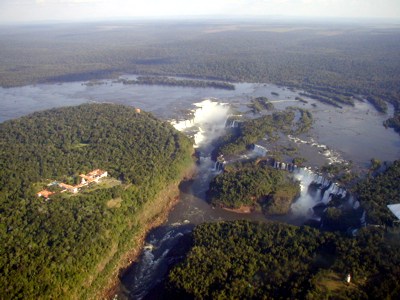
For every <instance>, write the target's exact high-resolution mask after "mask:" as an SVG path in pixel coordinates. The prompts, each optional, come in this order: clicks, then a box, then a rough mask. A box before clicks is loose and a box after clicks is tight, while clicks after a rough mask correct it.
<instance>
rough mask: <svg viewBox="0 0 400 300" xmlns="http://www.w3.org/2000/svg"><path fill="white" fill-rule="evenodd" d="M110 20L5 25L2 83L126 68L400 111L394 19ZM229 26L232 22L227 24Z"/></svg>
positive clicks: (398, 35) (0, 36) (0, 48)
mask: <svg viewBox="0 0 400 300" xmlns="http://www.w3.org/2000/svg"><path fill="white" fill-rule="evenodd" d="M116 25H117V26H116V28H115V29H113V30H109V31H104V30H101V28H102V26H101V24H95V23H94V24H85V25H84V26H83V25H82V26H81V25H79V24H78V25H76V24H75V25H70V26H68V25H63V26H61V25H60V26H57V25H52V26H40V28H39V27H38V28H37V29H35V28H29V29H25V28H20V27H19V28H13V27H7V29H4V30H3V31H0V52H1V54H2V55H1V58H0V62H1V63H0V85H1V86H4V87H10V86H18V85H25V84H31V83H40V82H57V81H73V80H89V79H93V78H107V77H108V78H110V77H115V76H118V75H120V74H126V73H129V74H140V75H157V76H180V77H189V78H202V79H208V80H220V81H230V82H243V81H245V82H267V83H269V82H270V83H275V84H278V85H284V86H288V87H292V88H295V89H300V90H303V91H305V92H306V94H307V95H312V97H314V98H316V99H318V100H320V101H323V102H325V103H328V104H332V105H335V106H338V107H339V106H343V105H353V103H354V99H357V98H358V97H359V96H363V97H367V99H368V101H370V102H371V103H372V104H373V105H374V106H375V107H376V108H377V109H378V110H379V111H382V112H385V111H386V104H385V102H390V103H392V104H393V105H394V107H395V110H396V111H397V112H400V91H399V88H398V87H399V86H400V42H399V41H400V29H399V28H396V27H388V28H382V27H374V26H373V25H371V26H368V25H362V26H360V27H355V26H354V25H346V24H331V25H329V24H316V25H317V26H315V25H314V26H312V27H309V28H305V27H304V24H299V25H296V24H294V25H293V24H292V25H288V24H284V23H277V24H270V23H268V24H265V23H260V22H254V23H246V24H242V23H240V22H236V23H235V22H230V23H229V22H226V23H224V24H220V25H219V24H215V23H207V22H194V23H190V24H189V23H188V24H186V26H185V25H182V24H181V23H179V22H173V21H171V22H165V23H160V24H157V23H155V22H149V23H146V22H144V23H135V22H132V23H121V24H116ZM118 25H121V26H119V27H118ZM155 25H157V26H155ZM226 25H233V26H232V27H235V30H225V26H226ZM277 26H278V27H279V28H280V30H279V31H277V30H276V28H277ZM26 28H28V27H26ZM354 28H357V30H353V29H354ZM392 123H393V122H389V126H391V124H392Z"/></svg>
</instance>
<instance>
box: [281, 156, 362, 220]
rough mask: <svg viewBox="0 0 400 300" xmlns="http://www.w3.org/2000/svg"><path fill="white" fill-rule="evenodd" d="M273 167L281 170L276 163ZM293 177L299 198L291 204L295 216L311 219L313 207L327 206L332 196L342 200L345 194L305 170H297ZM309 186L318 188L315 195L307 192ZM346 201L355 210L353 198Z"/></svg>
mask: <svg viewBox="0 0 400 300" xmlns="http://www.w3.org/2000/svg"><path fill="white" fill-rule="evenodd" d="M274 167H275V168H278V169H279V168H282V167H280V165H279V163H277V162H275V164H274ZM294 177H295V179H296V180H298V181H300V197H299V198H298V199H297V200H296V202H294V203H293V204H292V212H293V213H294V214H296V215H302V216H306V217H311V216H312V215H313V207H314V206H315V205H317V204H321V205H327V204H328V203H329V202H330V201H331V199H332V196H333V195H338V196H341V198H342V199H343V198H344V197H345V196H346V194H347V192H346V190H345V189H344V188H341V187H339V186H338V185H337V184H336V183H334V182H332V181H330V180H329V179H327V178H325V177H323V176H322V175H319V174H315V173H314V172H312V171H311V170H308V169H306V168H297V169H296V170H295V172H294ZM311 184H316V185H317V186H318V188H317V190H316V193H314V194H313V195H311V194H310V192H309V187H310V185H311ZM348 201H349V205H350V206H351V207H353V208H354V209H355V208H356V206H357V205H355V200H354V198H353V197H352V196H351V197H349V200H348ZM357 202H358V201H357Z"/></svg>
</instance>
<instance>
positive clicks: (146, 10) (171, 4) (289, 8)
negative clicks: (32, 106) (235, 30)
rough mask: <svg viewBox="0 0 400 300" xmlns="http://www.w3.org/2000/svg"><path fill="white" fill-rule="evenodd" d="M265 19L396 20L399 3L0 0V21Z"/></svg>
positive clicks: (390, 0) (359, 0)
mask: <svg viewBox="0 0 400 300" xmlns="http://www.w3.org/2000/svg"><path fill="white" fill-rule="evenodd" d="M271 15H274V16H284V17H318V18H321V17H322V18H325V17H329V18H332V17H333V18H334V17H341V18H384V19H398V20H400V0H0V23H18V22H25V23H27V22H28V23H29V22H32V21H33V22H38V21H39V22H42V21H49V20H52V21H79V20H99V19H121V18H123V19H130V18H147V17H149V18H174V17H181V18H182V17H196V16H197V17H200V16H201V17H203V16H223V17H230V16H232V17H240V16H246V17H248V16H257V17H260V16H271Z"/></svg>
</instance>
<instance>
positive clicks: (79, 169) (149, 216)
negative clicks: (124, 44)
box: [0, 104, 193, 299]
mask: <svg viewBox="0 0 400 300" xmlns="http://www.w3.org/2000/svg"><path fill="white" fill-rule="evenodd" d="M192 151H193V150H192V141H190V140H189V139H188V138H187V137H186V136H184V135H182V134H181V133H179V132H177V131H176V130H175V129H174V128H173V127H172V126H171V125H170V124H168V123H166V122H162V121H160V120H158V119H156V118H155V117H153V116H152V115H151V114H149V113H146V112H143V111H141V112H140V111H139V110H136V109H134V108H133V107H125V106H121V105H115V104H85V105H81V106H76V107H66V108H59V109H52V110H48V111H43V112H37V113H33V114H31V115H28V116H25V117H22V118H19V119H16V120H12V121H6V122H4V123H2V124H0V166H1V168H0V212H1V225H0V232H1V234H0V240H1V241H0V253H1V256H0V274H1V276H0V295H2V296H4V297H6V298H7V299H90V298H93V299H99V297H101V295H100V294H101V293H102V292H103V291H104V288H105V287H107V286H109V285H110V284H112V281H113V280H115V277H116V275H117V271H118V269H119V268H120V267H122V266H123V265H124V264H125V263H127V261H126V260H127V259H128V258H129V257H127V256H126V255H127V253H129V252H130V251H132V248H134V247H139V246H140V238H141V237H142V236H143V234H144V231H145V230H146V229H148V224H149V223H150V222H152V221H153V220H154V218H155V217H156V216H157V215H159V214H160V213H163V212H164V211H165V209H166V208H167V207H168V206H169V205H170V203H171V201H173V199H174V198H175V197H176V195H177V193H178V189H177V184H178V183H179V181H180V180H181V178H182V176H183V174H184V172H186V171H187V169H188V168H189V167H190V166H191V165H192V159H191V154H192ZM97 168H99V169H102V170H107V171H108V174H109V177H111V179H108V180H105V181H102V180H100V182H99V184H96V185H93V186H91V187H88V188H87V189H84V190H82V191H81V192H79V193H77V194H69V193H59V194H55V195H52V196H51V197H50V199H49V200H47V201H45V200H44V199H43V198H39V197H38V196H37V195H36V193H37V192H38V191H39V190H41V189H43V188H44V187H47V186H48V183H49V179H51V180H59V181H61V182H68V180H74V178H75V177H77V176H78V175H79V174H82V173H84V174H86V173H87V172H89V171H91V170H93V169H97Z"/></svg>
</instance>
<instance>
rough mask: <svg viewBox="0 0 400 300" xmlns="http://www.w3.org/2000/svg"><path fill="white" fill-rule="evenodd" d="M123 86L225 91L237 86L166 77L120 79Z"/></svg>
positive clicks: (226, 83) (218, 82)
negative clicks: (176, 87)
mask: <svg viewBox="0 0 400 300" xmlns="http://www.w3.org/2000/svg"><path fill="white" fill-rule="evenodd" d="M117 81H118V82H122V83H123V84H147V85H166V86H182V87H198V88H214V89H224V90H234V89H235V85H234V84H232V83H228V82H220V81H206V80H193V79H176V78H171V77H165V76H139V77H138V78H137V79H136V80H127V79H118V80H117Z"/></svg>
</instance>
